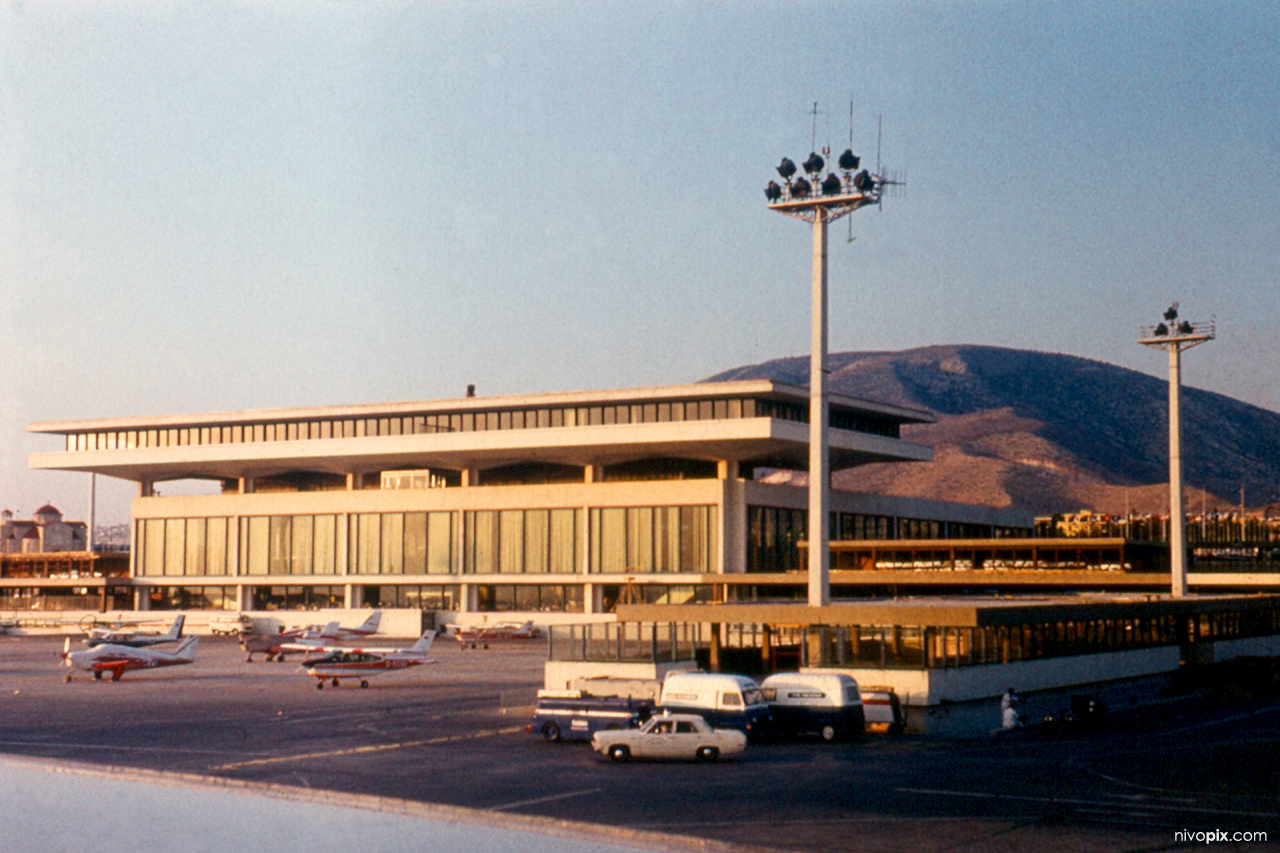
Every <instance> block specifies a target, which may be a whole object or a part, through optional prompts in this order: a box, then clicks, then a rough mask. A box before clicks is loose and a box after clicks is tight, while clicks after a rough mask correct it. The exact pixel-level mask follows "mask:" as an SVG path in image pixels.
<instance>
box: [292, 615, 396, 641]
mask: <svg viewBox="0 0 1280 853" xmlns="http://www.w3.org/2000/svg"><path fill="white" fill-rule="evenodd" d="M380 624H382V611H381V610H375V611H373V612H372V613H370V614H369V618H368V619H366V620H364V622H363V623H362V624H360V625H357V626H355V627H354V628H343V627H341V626H340V625H338V623H337V622H330V623H329V624H328V625H324V626H320V625H308V626H307V627H306V628H295V629H293V630H292V631H284V632H283V634H282V636H286V637H290V638H292V639H294V640H331V641H337V642H344V641H347V642H349V641H351V640H359V639H363V638H364V637H369V636H372V635H374V634H376V633H378V626H379V625H380Z"/></svg>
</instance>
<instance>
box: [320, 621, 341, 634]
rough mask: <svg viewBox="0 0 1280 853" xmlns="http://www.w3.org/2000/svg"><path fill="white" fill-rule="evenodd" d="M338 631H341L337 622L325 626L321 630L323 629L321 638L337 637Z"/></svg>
mask: <svg viewBox="0 0 1280 853" xmlns="http://www.w3.org/2000/svg"><path fill="white" fill-rule="evenodd" d="M338 630H339V628H338V623H337V622H330V623H329V624H328V625H325V626H324V627H323V628H321V629H320V636H321V637H336V636H338Z"/></svg>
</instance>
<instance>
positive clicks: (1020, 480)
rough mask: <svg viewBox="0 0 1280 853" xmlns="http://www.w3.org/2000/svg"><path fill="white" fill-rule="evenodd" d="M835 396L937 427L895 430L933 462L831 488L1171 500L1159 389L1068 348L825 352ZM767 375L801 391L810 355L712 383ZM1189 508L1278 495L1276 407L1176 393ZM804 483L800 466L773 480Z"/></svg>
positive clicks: (1066, 502)
mask: <svg viewBox="0 0 1280 853" xmlns="http://www.w3.org/2000/svg"><path fill="white" fill-rule="evenodd" d="M830 366H831V368H832V374H831V389H832V391H833V392H836V393H840V394H847V395H849V396H853V397H862V398H866V399H872V400H882V401H885V402H893V403H899V404H903V405H910V406H916V407H920V408H925V409H928V410H929V411H931V412H932V413H933V414H934V415H935V416H936V417H937V418H938V422H937V423H936V424H927V425H920V426H913V427H907V428H904V430H903V438H904V439H906V440H908V441H915V442H919V443H921V444H928V445H931V446H932V447H933V449H934V460H933V461H932V462H928V463H913V464H881V465H868V466H865V467H862V468H855V469H849V470H845V471H839V472H836V474H835V476H834V480H835V483H836V485H837V486H838V487H839V488H844V489H851V490H855V491H867V492H875V493H882V494H895V495H908V496H913V497H927V498H934V499H938V500H950V501H961V502H964V503H980V504H988V505H992V506H1017V507H1020V508H1023V509H1026V510H1029V511H1031V512H1034V513H1038V514H1040V513H1050V512H1066V511H1073V510H1077V509H1082V508H1089V509H1095V510H1099V511H1102V512H1110V513H1124V512H1126V510H1129V509H1132V510H1133V511H1135V512H1158V511H1163V510H1164V509H1166V508H1167V506H1168V486H1167V484H1168V470H1167V465H1168V434H1167V429H1168V421H1167V418H1168V385H1167V384H1166V383H1165V382H1164V381H1163V380H1160V379H1156V378H1154V377H1151V376H1148V375H1146V374H1143V373H1138V372H1137V371H1132V370H1127V369H1125V368H1120V367H1116V366H1114V365H1109V364H1105V363H1103V362H1097V361H1091V360H1088V359H1082V358H1077V357H1074V356H1066V355H1055V354H1049V353H1038V352H1030V351H1025V350H1012V349H1001V348H996V347H971V346H938V347H927V348H923V349H916V350H907V351H904V352H897V353H885V352H875V353H839V354H834V355H832V356H831V357H830ZM765 377H767V378H773V379H778V380H781V381H785V382H790V383H794V384H798V385H807V384H808V381H807V377H808V358H807V357H802V358H794V359H781V360H778V361H772V362H767V363H765V364H760V365H752V366H748V367H742V368H737V369H735V370H732V371H728V372H726V373H723V374H720V375H718V376H716V377H713V380H728V379H746V378H765ZM1183 459H1184V467H1185V472H1186V473H1185V475H1184V481H1185V482H1186V483H1187V485H1188V496H1187V506H1188V508H1189V509H1191V510H1196V509H1199V508H1200V507H1201V506H1204V507H1206V508H1209V509H1213V508H1215V507H1229V506H1235V505H1237V504H1238V501H1239V488H1240V486H1241V484H1244V486H1245V490H1246V499H1247V500H1248V502H1249V505H1250V506H1251V507H1253V508H1260V507H1261V506H1262V505H1264V504H1266V503H1268V502H1270V501H1274V500H1275V493H1276V483H1277V481H1278V480H1280V415H1277V414H1276V413H1274V412H1269V411H1267V410H1265V409H1260V408H1258V407H1256V406H1250V405H1247V404H1245V403H1241V402H1239V401H1238V400H1233V399H1231V398H1229V397H1225V396H1223V395H1220V394H1213V393H1210V392H1207V391H1201V390H1198V389H1194V388H1187V387H1184V388H1183ZM785 478H790V479H792V480H794V481H796V482H802V481H803V479H804V474H790V475H788V474H782V475H779V477H778V479H785Z"/></svg>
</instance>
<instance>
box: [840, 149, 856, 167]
mask: <svg viewBox="0 0 1280 853" xmlns="http://www.w3.org/2000/svg"><path fill="white" fill-rule="evenodd" d="M859 162H860V160H859V158H858V155H856V154H854V153H853V149H852V148H846V149H845V150H844V153H843V154H841V155H840V168H841V169H843V170H844V171H846V172H852V171H853V170H854V169H856V168H858V163H859Z"/></svg>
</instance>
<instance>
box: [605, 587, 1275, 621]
mask: <svg viewBox="0 0 1280 853" xmlns="http://www.w3.org/2000/svg"><path fill="white" fill-rule="evenodd" d="M1278 600H1280V597H1277V596H1274V595H1248V596H1246V595H1223V596H1190V597H1185V598H1172V597H1170V596H1157V595H1123V594H1113V595H1097V596H1069V597H1057V598H1053V597H1048V596H1046V597H1044V598H1039V599H1026V598H1022V599H977V598H973V597H954V598H919V599H906V600H903V599H892V600H891V599H878V600H871V601H858V602H837V603H834V604H829V605H827V606H825V607H812V606H810V605H808V604H798V603H764V602H762V603H751V604H619V605H618V621H619V622H653V623H660V622H667V623H695V622H701V623H712V624H735V625H736V624H767V625H795V626H817V625H881V626H888V625H904V626H919V627H947V628H967V627H972V628H981V627H997V626H1002V625H1027V624H1035V623H1044V622H1062V621H1086V620H1091V619H1126V618H1128V619H1138V618H1149V617H1155V616H1170V615H1172V616H1191V615H1198V614H1202V613H1219V612H1227V611H1239V610H1252V609H1269V608H1273V607H1275V605H1276V602H1277V601H1278Z"/></svg>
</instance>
